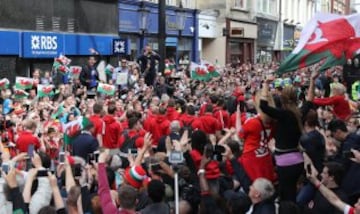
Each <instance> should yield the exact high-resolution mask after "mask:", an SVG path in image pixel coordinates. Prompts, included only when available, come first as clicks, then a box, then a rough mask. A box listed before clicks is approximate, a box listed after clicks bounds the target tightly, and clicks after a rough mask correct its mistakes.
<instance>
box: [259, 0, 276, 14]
mask: <svg viewBox="0 0 360 214" xmlns="http://www.w3.org/2000/svg"><path fill="white" fill-rule="evenodd" d="M257 6H258V11H259V12H262V13H267V14H271V15H276V14H277V1H276V0H258V4H257Z"/></svg>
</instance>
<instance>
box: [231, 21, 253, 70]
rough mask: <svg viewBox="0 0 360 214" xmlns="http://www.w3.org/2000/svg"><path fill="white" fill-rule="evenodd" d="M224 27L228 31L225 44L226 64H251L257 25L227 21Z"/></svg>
mask: <svg viewBox="0 0 360 214" xmlns="http://www.w3.org/2000/svg"><path fill="white" fill-rule="evenodd" d="M226 25H227V29H229V30H228V37H227V42H226V47H227V51H226V53H227V54H226V62H227V63H239V62H240V63H247V62H252V63H253V62H254V55H255V54H254V53H255V39H256V38H257V24H256V23H253V22H242V21H236V20H229V19H228V20H227V22H226Z"/></svg>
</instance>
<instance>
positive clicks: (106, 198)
mask: <svg viewBox="0 0 360 214" xmlns="http://www.w3.org/2000/svg"><path fill="white" fill-rule="evenodd" d="M108 156H109V150H108V149H107V150H105V151H104V152H102V153H100V155H99V161H98V162H99V165H98V178H99V179H98V181H99V190H98V194H99V198H100V203H101V207H102V211H103V213H115V214H130V213H134V214H135V213H137V212H136V204H137V200H138V191H137V189H136V188H134V187H133V186H131V185H127V184H123V185H121V187H120V189H119V190H118V195H119V196H118V197H119V204H120V209H118V208H117V207H116V206H115V204H114V203H113V201H112V198H111V194H110V188H109V182H108V180H107V174H106V163H105V162H106V160H107V158H108ZM135 168H136V167H135ZM129 170H131V169H129ZM140 171H141V170H139V169H134V170H133V171H131V172H130V171H129V172H127V173H133V175H128V176H129V177H132V176H134V177H136V178H135V179H134V180H133V181H130V182H131V183H133V184H134V185H135V186H138V185H139V183H141V182H139V180H140V179H141V178H142V177H141V176H139V174H137V173H140V174H141V172H140ZM137 179H139V180H137ZM129 180H131V179H129ZM128 183H129V182H128Z"/></svg>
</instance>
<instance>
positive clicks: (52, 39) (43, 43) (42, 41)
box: [31, 35, 58, 50]
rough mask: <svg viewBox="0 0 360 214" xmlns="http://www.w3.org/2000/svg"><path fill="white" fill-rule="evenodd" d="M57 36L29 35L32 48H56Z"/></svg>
mask: <svg viewBox="0 0 360 214" xmlns="http://www.w3.org/2000/svg"><path fill="white" fill-rule="evenodd" d="M57 47H58V44H57V36H36V35H34V36H31V49H32V50H56V49H57Z"/></svg>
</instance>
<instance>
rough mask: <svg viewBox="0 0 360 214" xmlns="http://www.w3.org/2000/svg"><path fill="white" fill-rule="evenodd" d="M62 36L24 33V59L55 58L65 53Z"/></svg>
mask: <svg viewBox="0 0 360 214" xmlns="http://www.w3.org/2000/svg"><path fill="white" fill-rule="evenodd" d="M63 37H64V36H63V35H62V34H53V33H34V32H25V33H23V53H22V56H23V57H28V58H38V57H39V58H54V57H58V56H59V55H60V54H61V53H63V52H64V48H63V46H64V45H63V40H64V38H63Z"/></svg>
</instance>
